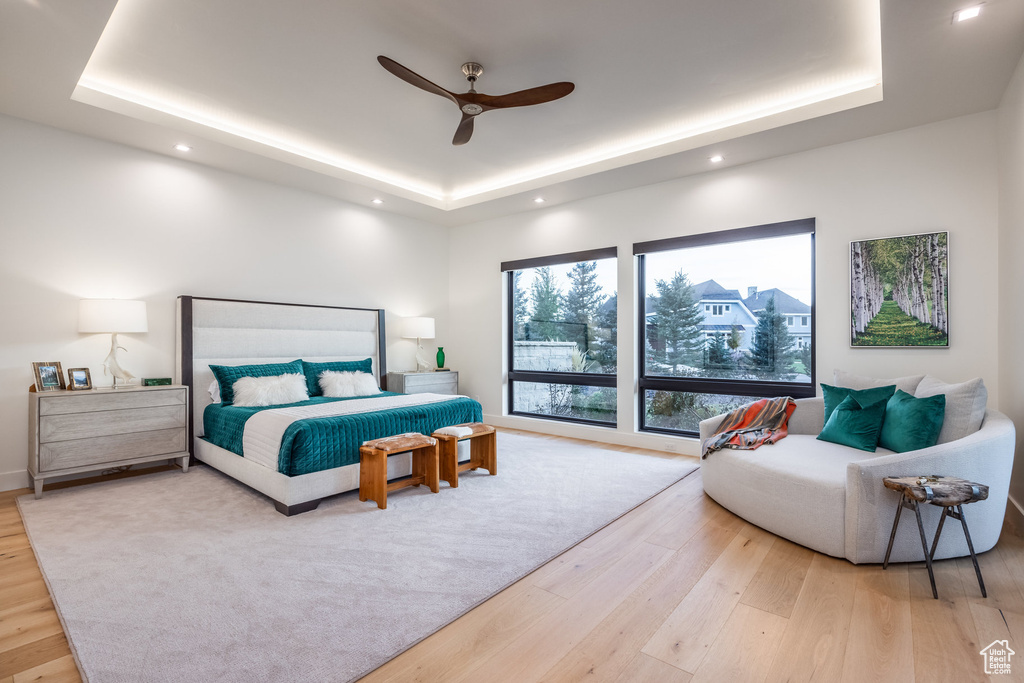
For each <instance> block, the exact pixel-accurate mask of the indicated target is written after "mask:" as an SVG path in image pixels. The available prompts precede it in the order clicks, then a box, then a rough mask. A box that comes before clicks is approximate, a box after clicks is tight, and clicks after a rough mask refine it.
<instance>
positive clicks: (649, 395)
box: [633, 219, 815, 435]
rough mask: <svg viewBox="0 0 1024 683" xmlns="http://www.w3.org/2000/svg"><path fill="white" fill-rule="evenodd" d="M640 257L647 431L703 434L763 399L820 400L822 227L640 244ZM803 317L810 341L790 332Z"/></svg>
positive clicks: (782, 226)
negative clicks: (817, 328)
mask: <svg viewBox="0 0 1024 683" xmlns="http://www.w3.org/2000/svg"><path fill="white" fill-rule="evenodd" d="M633 253H634V255H635V256H636V258H637V267H638V270H639V296H638V307H639V319H640V320H641V321H643V325H642V326H641V328H642V329H640V330H639V339H638V340H637V341H638V356H639V358H638V361H639V363H638V366H639V368H640V376H639V377H638V386H639V397H638V400H639V415H640V428H641V429H642V430H645V431H660V432H668V433H677V434H686V435H695V434H696V433H697V431H698V423H699V422H700V420H702V419H705V418H708V417H712V416H714V415H718V414H721V413H723V412H727V411H729V410H732V409H733V408H736V407H739V406H741V405H744V404H746V403H749V402H751V401H754V400H757V399H758V398H763V397H774V396H792V397H794V398H799V397H808V396H813V395H814V393H815V392H814V387H815V371H814V357H813V346H814V344H813V339H814V312H813V311H814V309H813V305H814V220H813V219H807V220H800V221H790V222H787V223H776V224H770V225H762V226H755V227H751V228H741V229H738V230H728V231H724V232H717V233H707V234H700V235H688V236H685V237H679V238H671V239H666V240H657V241H653V242H645V243H639V244H634V245H633ZM743 292H746V295H745V296H744V295H743ZM725 302H729V303H728V304H726V303H725ZM727 305H728V306H729V311H728V313H729V314H728V315H727V316H725V315H722V314H724V313H725V312H726V308H725V307H726V306H727ZM709 307H710V309H711V310H710V311H709V310H708V308H709ZM719 311H721V313H719ZM709 314H710V315H709ZM798 319H799V320H800V321H801V322H803V321H804V319H806V320H807V328H808V329H807V331H808V333H809V334H799V335H796V334H791V333H790V331H789V328H791V327H794V326H795V323H796V322H797V320H798ZM709 334H710V335H711V336H708V335H709Z"/></svg>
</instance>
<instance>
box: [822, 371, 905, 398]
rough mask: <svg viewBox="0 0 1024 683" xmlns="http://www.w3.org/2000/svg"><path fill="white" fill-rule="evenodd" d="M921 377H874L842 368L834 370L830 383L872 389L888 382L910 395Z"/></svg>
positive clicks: (852, 387) (850, 387)
mask: <svg viewBox="0 0 1024 683" xmlns="http://www.w3.org/2000/svg"><path fill="white" fill-rule="evenodd" d="M922 379H924V375H907V376H906V377H895V378H893V379H876V378H874V377H868V376H866V375H858V374H857V373H854V372H844V371H843V370H836V371H835V372H834V373H833V375H832V380H833V381H832V383H833V384H835V385H836V386H837V387H847V388H848V389H872V388H874V387H884V386H887V385H889V384H895V385H896V388H897V389H899V390H900V391H905V392H907V393H908V394H910V395H912V396H913V395H914V392H915V391H916V390H917V385H918V384H920V383H921V380H922Z"/></svg>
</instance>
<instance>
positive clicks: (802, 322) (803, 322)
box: [800, 315, 809, 327]
mask: <svg viewBox="0 0 1024 683" xmlns="http://www.w3.org/2000/svg"><path fill="white" fill-rule="evenodd" d="M808 320H809V318H808V317H807V316H806V315H805V316H801V318H800V325H801V327H807V321H808Z"/></svg>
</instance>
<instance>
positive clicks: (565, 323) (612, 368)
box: [501, 247, 618, 427]
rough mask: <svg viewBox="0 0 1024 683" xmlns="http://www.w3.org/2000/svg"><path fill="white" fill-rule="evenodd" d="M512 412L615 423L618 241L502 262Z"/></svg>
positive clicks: (542, 416) (549, 417)
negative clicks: (596, 248) (604, 247)
mask: <svg viewBox="0 0 1024 683" xmlns="http://www.w3.org/2000/svg"><path fill="white" fill-rule="evenodd" d="M501 269H502V271H503V272H504V273H505V278H506V288H507V289H506V291H507V296H508V299H507V308H508V312H507V319H506V329H507V335H508V336H507V339H508V344H507V350H506V353H507V363H508V365H507V367H508V392H509V393H508V412H509V414H511V415H524V416H529V417H541V418H548V419H556V420H565V421H571V422H581V423H585V424H594V425H601V426H612V427H614V426H615V424H616V413H617V398H616V375H615V372H616V367H617V362H618V359H617V341H618V340H617V328H618V320H617V316H618V306H617V296H616V278H617V270H616V248H615V247H610V248H608V249H598V250H592V251H587V252H574V253H571V254H560V255H556V256H547V257H540V258H534V259H524V260H521V261H510V262H507V263H503V264H502V265H501Z"/></svg>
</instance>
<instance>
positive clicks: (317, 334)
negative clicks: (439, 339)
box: [175, 296, 387, 450]
mask: <svg viewBox="0 0 1024 683" xmlns="http://www.w3.org/2000/svg"><path fill="white" fill-rule="evenodd" d="M177 331H178V353H177V362H176V368H175V374H176V377H175V379H176V381H178V382H179V383H181V384H185V385H188V387H189V389H190V392H189V393H190V400H191V403H192V412H191V414H190V415H189V435H190V438H189V447H190V450H191V447H192V445H193V440H194V438H195V437H200V436H202V435H203V411H204V410H205V409H206V406H208V405H209V404H210V403H211V402H212V399H211V398H210V394H209V391H208V389H209V386H210V383H211V382H213V372H212V371H211V370H210V365H248V364H253V363H277V362H288V361H293V360H295V359H296V358H302V359H303V360H308V361H313V362H323V361H329V360H362V359H364V358H372V359H373V370H374V373H375V374H376V375H377V377H379V380H380V382H379V383H380V385H381V388H382V389H384V388H387V386H386V381H387V363H386V361H385V336H384V310H383V309H377V308H345V307H340V306H315V305H304V304H284V303H270V302H264V301H239V300H235V299H212V298H206V297H197V296H179V297H178V304H177Z"/></svg>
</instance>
